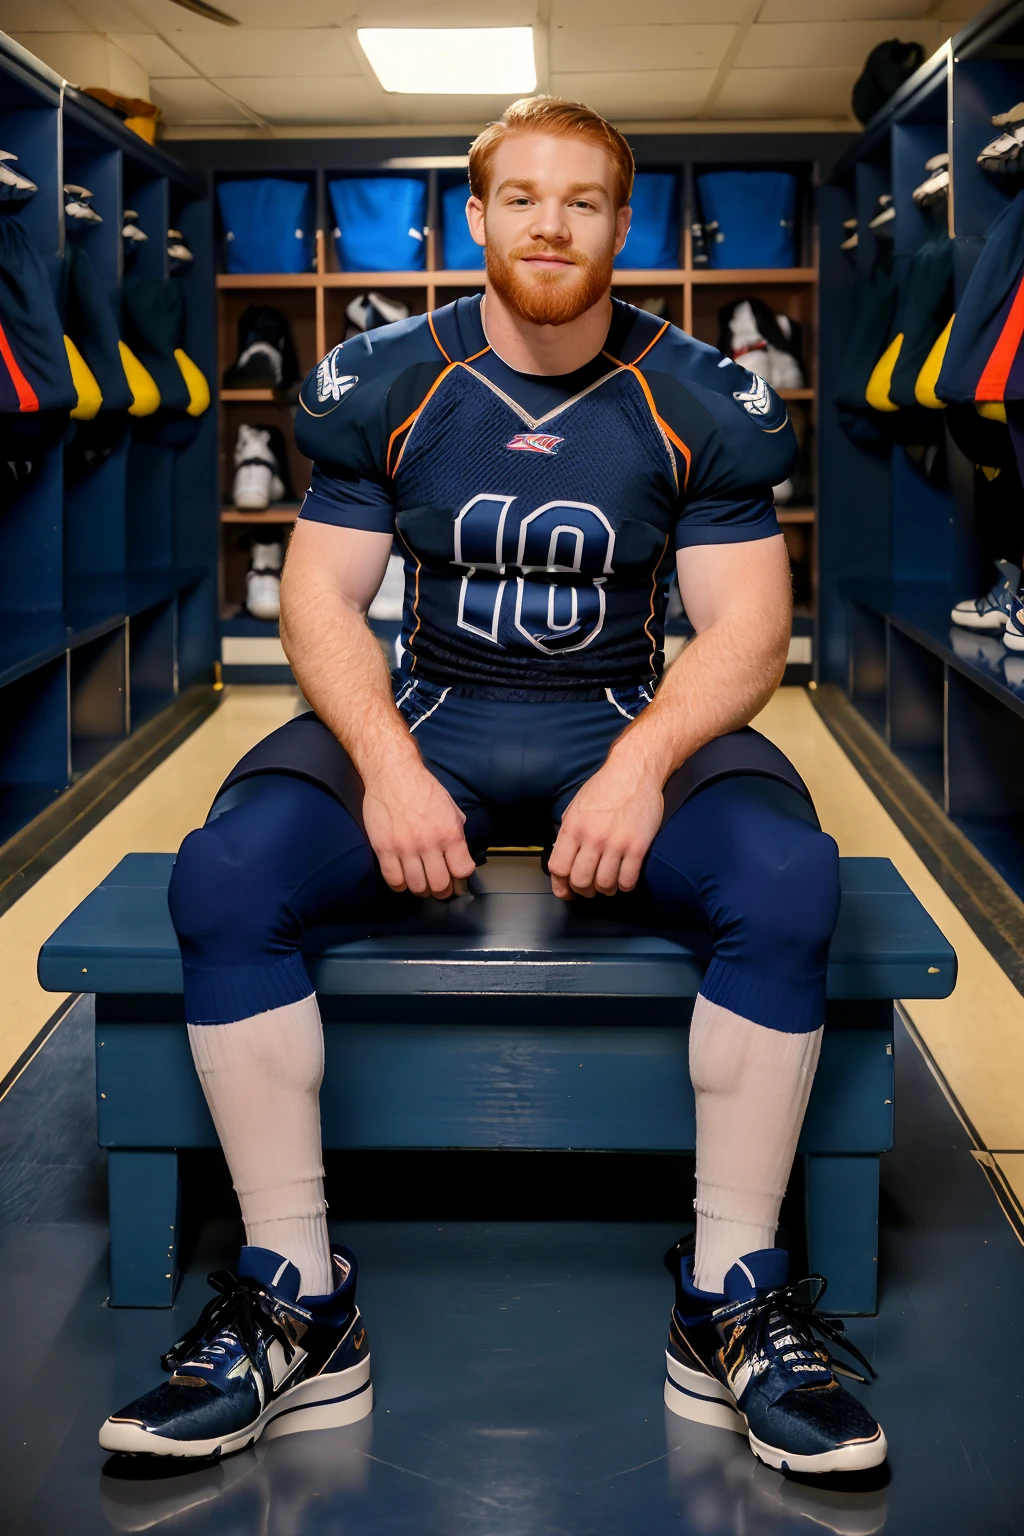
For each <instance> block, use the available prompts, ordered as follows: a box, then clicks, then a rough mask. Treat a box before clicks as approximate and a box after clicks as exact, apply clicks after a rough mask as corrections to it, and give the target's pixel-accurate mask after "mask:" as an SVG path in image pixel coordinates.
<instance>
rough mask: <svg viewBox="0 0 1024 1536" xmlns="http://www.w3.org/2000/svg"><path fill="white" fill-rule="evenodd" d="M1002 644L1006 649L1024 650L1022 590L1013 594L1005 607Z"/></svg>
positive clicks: (1023, 592)
mask: <svg viewBox="0 0 1024 1536" xmlns="http://www.w3.org/2000/svg"><path fill="white" fill-rule="evenodd" d="M1003 644H1004V645H1005V646H1006V649H1007V650H1008V651H1024V590H1022V591H1020V592H1015V593H1014V594H1013V600H1012V602H1011V603H1010V606H1009V608H1008V609H1007V613H1006V628H1005V629H1004V630H1003Z"/></svg>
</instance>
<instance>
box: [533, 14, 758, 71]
mask: <svg viewBox="0 0 1024 1536" xmlns="http://www.w3.org/2000/svg"><path fill="white" fill-rule="evenodd" d="M734 33H735V28H734V27H729V26H722V27H718V26H705V27H647V26H636V27H594V26H591V27H553V28H552V31H551V55H550V60H551V70H552V72H553V73H566V72H572V73H577V72H580V71H589V72H593V71H597V72H606V71H607V72H610V73H614V74H619V73H621V71H623V70H647V69H650V70H658V69H660V70H665V69H717V67H718V65H719V64H720V63H721V61H722V58H723V57H724V55H725V50H726V49H727V48H728V46H729V44H730V43H731V42H732V39H733V36H734Z"/></svg>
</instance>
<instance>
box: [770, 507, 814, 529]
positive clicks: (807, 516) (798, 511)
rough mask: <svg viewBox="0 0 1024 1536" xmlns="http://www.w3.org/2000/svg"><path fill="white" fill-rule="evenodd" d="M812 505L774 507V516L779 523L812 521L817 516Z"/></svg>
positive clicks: (783, 524)
mask: <svg viewBox="0 0 1024 1536" xmlns="http://www.w3.org/2000/svg"><path fill="white" fill-rule="evenodd" d="M817 515H818V514H817V513H816V512H815V510H814V508H813V507H776V508H775V516H776V517H777V518H778V520H779V523H780V525H782V526H785V525H786V524H787V523H813V522H814V521H815V519H816V518H817Z"/></svg>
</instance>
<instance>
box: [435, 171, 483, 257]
mask: <svg viewBox="0 0 1024 1536" xmlns="http://www.w3.org/2000/svg"><path fill="white" fill-rule="evenodd" d="M468 197H469V187H468V185H467V184H466V183H465V182H464V181H460V182H457V183H456V185H455V186H454V187H448V188H447V190H446V191H445V192H443V193H442V195H441V219H442V227H443V239H444V264H445V267H446V269H447V270H448V271H449V272H453V271H454V272H477V271H480V272H482V271H483V268H484V248H483V246H482V245H477V243H476V241H475V240H474V239H473V236H472V235H471V234H470V232H469V225H468V224H467V223H466V199H467V198H468Z"/></svg>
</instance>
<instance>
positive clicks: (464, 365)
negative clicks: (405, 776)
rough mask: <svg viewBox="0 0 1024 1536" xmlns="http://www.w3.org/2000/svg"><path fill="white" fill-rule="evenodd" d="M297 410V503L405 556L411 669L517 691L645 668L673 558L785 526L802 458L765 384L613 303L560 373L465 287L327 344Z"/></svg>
mask: <svg viewBox="0 0 1024 1536" xmlns="http://www.w3.org/2000/svg"><path fill="white" fill-rule="evenodd" d="M299 405H300V409H299V411H298V413H297V418H296V439H297V441H298V445H299V447H300V449H301V450H302V452H303V453H305V454H307V455H308V456H309V457H310V458H311V459H312V460H313V461H314V471H313V479H312V483H311V487H310V490H309V492H308V494H307V496H306V498H305V500H304V502H303V506H302V512H301V516H302V517H305V518H311V519H313V520H315V521H319V522H325V523H333V524H337V525H339V526H342V527H350V528H363V529H369V530H374V531H379V532H381V533H392V534H394V536H395V537H396V538H397V540H398V544H399V548H400V549H401V551H402V553H403V555H404V556H405V562H406V597H405V609H404V617H403V634H402V639H403V644H404V646H405V658H404V661H403V668H404V670H406V671H407V672H412V673H414V674H415V675H417V676H424V677H426V678H428V679H430V680H433V681H435V682H439V683H442V684H445V685H449V686H454V687H457V688H461V689H463V690H469V691H474V692H480V693H484V694H494V693H496V694H498V695H507V694H514V695H516V696H518V697H520V698H549V699H550V698H559V697H565V698H580V697H595V696H599V695H600V694H601V693H602V692H603V691H604V689H605V688H609V687H614V688H620V687H630V686H633V685H643V684H646V683H648V682H650V681H651V680H652V679H654V678H656V677H657V676H658V675H659V674H660V672H661V669H662V663H663V656H662V637H663V628H664V615H665V605H666V601H667V595H668V588H669V584H670V581H671V577H672V573H673V570H674V566H675V555H676V551H677V550H678V549H682V548H685V547H687V546H688V545H693V544H708V543H731V542H737V541H741V540H750V539H760V538H765V537H768V536H770V535H771V534H774V533H777V531H778V525H777V523H776V519H775V510H774V505H773V501H772V491H771V487H772V486H773V485H775V484H778V482H779V481H781V480H783V479H785V477H786V476H787V475H788V474H789V473H790V472H791V471H792V469H793V466H794V463H795V459H796V441H795V437H794V434H793V431H792V428H791V427H790V425H789V422H788V418H787V415H786V410H785V407H784V405H783V404H782V403H781V402H780V401H779V399H778V398H777V396H776V395H774V394H773V393H772V391H771V389H770V388H769V387H768V385H767V384H765V383H764V381H763V380H761V379H759V378H758V377H757V376H756V375H754V374H750V373H747V372H746V370H744V369H742V368H740V367H739V366H738V365H737V364H735V363H733V362H731V361H730V360H729V359H728V358H723V357H722V356H721V354H720V353H718V352H717V351H715V349H714V348H712V347H707V346H704V345H703V344H702V343H700V342H697V341H694V340H693V339H692V337H690V336H687V335H686V334H685V333H684V332H682V331H680V330H677V329H676V328H675V327H674V326H672V325H670V324H669V323H668V322H667V321H665V322H662V321H659V320H657V319H655V318H654V317H653V316H651V315H648V314H647V313H645V312H644V311H642V310H637V309H634V308H633V307H632V306H631V305H628V304H623V303H620V302H619V301H613V316H612V323H611V328H610V331H609V334H608V339H607V343H606V345H605V348H604V349H603V351H602V352H601V354H600V355H599V356H598V357H597V358H595V359H593V361H592V362H591V363H589V364H588V365H587V366H586V367H585V368H582V369H579V370H578V371H577V372H576V373H574V374H571V375H568V376H566V377H563V378H549V377H535V376H528V375H523V374H519V373H516V372H515V371H514V370H513V369H511V368H509V367H508V366H507V364H505V363H503V362H502V360H501V359H500V358H498V357H497V356H496V354H495V353H494V352H493V351H491V349H490V348H489V346H488V343H487V339H486V337H485V335H484V332H483V327H482V323H481V316H480V299H479V297H473V298H469V299H459V300H457V301H456V302H455V303H454V304H450V305H448V306H447V307H446V308H444V309H441V310H438V311H436V312H435V313H434V314H433V315H421V316H416V317H414V318H412V319H409V320H403V321H399V322H398V323H397V324H396V325H389V326H384V327H381V328H380V329H377V330H374V331H372V332H368V333H366V334H365V335H363V336H359V337H356V338H354V339H353V340H352V341H349V342H346V343H345V344H344V345H342V346H339V347H335V348H334V350H333V351H332V352H331V353H329V354H328V356H327V357H326V358H324V360H323V361H322V362H321V363H320V364H319V366H318V367H317V368H316V369H315V370H314V371H313V372H312V373H311V374H310V375H309V376H308V378H307V379H306V381H305V383H304V384H303V386H302V390H301V393H300V397H299Z"/></svg>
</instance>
